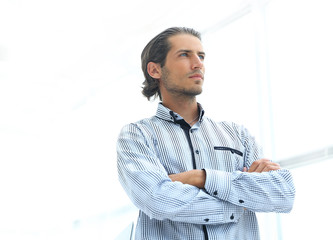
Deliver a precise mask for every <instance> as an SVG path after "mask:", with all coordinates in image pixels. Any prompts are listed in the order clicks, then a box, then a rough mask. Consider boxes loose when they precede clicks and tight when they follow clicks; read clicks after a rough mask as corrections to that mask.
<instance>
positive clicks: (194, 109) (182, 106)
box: [162, 97, 199, 125]
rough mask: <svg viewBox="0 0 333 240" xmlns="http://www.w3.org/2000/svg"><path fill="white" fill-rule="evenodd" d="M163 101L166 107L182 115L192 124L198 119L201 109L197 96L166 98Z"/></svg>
mask: <svg viewBox="0 0 333 240" xmlns="http://www.w3.org/2000/svg"><path fill="white" fill-rule="evenodd" d="M162 103H163V105H164V106H165V107H167V108H169V109H170V110H172V111H174V112H176V113H178V114H179V115H180V116H182V117H183V118H184V120H185V121H186V122H187V123H189V124H190V125H192V124H193V123H195V122H196V121H197V119H196V118H198V115H199V110H198V103H197V101H196V98H195V97H193V98H190V99H172V100H166V99H165V100H163V101H162Z"/></svg>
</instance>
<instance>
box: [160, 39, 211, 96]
mask: <svg viewBox="0 0 333 240" xmlns="http://www.w3.org/2000/svg"><path fill="white" fill-rule="evenodd" d="M169 42H170V44H171V49H170V51H169V52H168V54H167V57H166V61H165V65H164V66H163V68H162V76H161V90H162V88H164V89H165V90H166V92H168V93H171V94H176V95H178V96H179V95H185V96H192V97H193V96H196V95H198V94H200V93H201V92H202V84H203V81H204V73H205V67H204V58H205V53H204V52H203V47H202V45H201V41H200V40H199V39H198V38H197V37H195V36H192V35H190V34H178V35H175V36H172V37H170V38H169Z"/></svg>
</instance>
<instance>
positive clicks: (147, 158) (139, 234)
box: [117, 28, 295, 240]
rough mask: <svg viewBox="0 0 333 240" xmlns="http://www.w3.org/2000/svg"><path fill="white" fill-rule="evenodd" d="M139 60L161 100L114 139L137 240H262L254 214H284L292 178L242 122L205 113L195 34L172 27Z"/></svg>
mask: <svg viewBox="0 0 333 240" xmlns="http://www.w3.org/2000/svg"><path fill="white" fill-rule="evenodd" d="M141 59H142V69H143V72H144V75H145V82H144V83H143V84H144V87H143V91H142V92H143V94H144V95H145V96H146V97H147V98H148V100H149V99H150V98H151V97H153V96H155V97H156V96H158V97H159V98H160V100H161V103H159V105H158V109H157V112H156V115H155V116H153V117H151V118H147V119H143V120H141V121H138V122H136V123H133V124H128V125H126V126H125V127H124V128H123V129H122V131H121V133H120V135H119V138H118V143H117V153H118V162H117V163H118V173H119V180H120V183H121V184H122V186H123V188H124V189H125V191H126V192H127V194H128V196H129V197H130V199H131V200H132V201H133V203H134V204H135V205H136V206H137V207H138V208H139V209H140V212H139V217H138V222H137V227H136V234H135V236H136V239H193V240H195V239H198V240H199V239H200V240H202V239H230V240H244V239H259V230H258V224H257V220H256V217H255V212H289V211H290V210H291V208H292V205H293V201H294V193H295V191H294V185H293V182H292V177H291V174H290V172H289V171H288V170H285V169H280V167H279V165H278V164H276V163H273V162H271V161H269V160H267V159H263V158H262V156H261V151H260V148H259V147H258V145H257V143H256V142H255V140H254V138H253V137H252V136H251V135H249V133H248V131H247V130H246V129H245V128H243V127H241V126H238V125H236V124H234V123H228V122H215V121H214V120H212V119H210V118H208V117H206V115H204V110H203V108H202V106H201V105H200V104H199V103H197V101H196V96H197V95H198V94H200V93H201V91H202V85H203V81H204V73H205V67H204V59H205V53H204V51H203V47H202V44H201V37H200V34H199V33H198V32H196V31H195V30H193V29H188V28H169V29H167V30H165V31H164V32H162V33H160V34H159V35H157V36H156V37H155V38H153V39H152V40H151V41H150V42H149V43H148V45H147V46H146V47H145V48H144V50H143V52H142V55H141Z"/></svg>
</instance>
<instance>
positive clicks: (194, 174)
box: [169, 159, 280, 189]
mask: <svg viewBox="0 0 333 240" xmlns="http://www.w3.org/2000/svg"><path fill="white" fill-rule="evenodd" d="M279 169H280V165H279V164H277V163H274V162H271V161H269V160H268V159H260V160H257V161H255V162H253V164H252V165H251V167H250V169H247V168H246V167H244V169H243V171H244V172H249V173H251V172H257V173H262V172H269V171H273V170H279ZM169 177H170V179H171V180H172V181H173V182H175V181H177V182H181V183H183V184H190V185H193V186H196V187H198V188H201V189H203V188H205V182H206V171H205V170H204V169H202V170H198V169H194V170H190V171H187V172H182V173H177V174H171V175H169Z"/></svg>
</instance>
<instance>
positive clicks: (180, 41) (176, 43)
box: [169, 34, 203, 52]
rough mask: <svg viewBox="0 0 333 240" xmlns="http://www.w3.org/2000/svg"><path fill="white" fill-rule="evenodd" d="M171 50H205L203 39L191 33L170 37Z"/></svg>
mask: <svg viewBox="0 0 333 240" xmlns="http://www.w3.org/2000/svg"><path fill="white" fill-rule="evenodd" d="M169 42H170V44H171V49H170V50H171V51H179V50H181V49H183V50H189V51H195V52H203V46H202V44H201V41H200V39H199V38H197V37H196V36H193V35H191V34H177V35H174V36H172V37H170V38H169Z"/></svg>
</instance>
